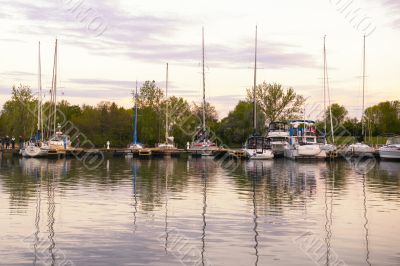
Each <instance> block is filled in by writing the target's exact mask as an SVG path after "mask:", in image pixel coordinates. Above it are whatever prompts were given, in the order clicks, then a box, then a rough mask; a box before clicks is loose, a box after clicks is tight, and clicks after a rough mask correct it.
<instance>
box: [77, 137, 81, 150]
mask: <svg viewBox="0 0 400 266" xmlns="http://www.w3.org/2000/svg"><path fill="white" fill-rule="evenodd" d="M80 146H81V140H80V138H79V137H76V147H77V148H79V147H80Z"/></svg>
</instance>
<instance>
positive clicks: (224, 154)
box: [0, 147, 379, 160]
mask: <svg viewBox="0 0 400 266" xmlns="http://www.w3.org/2000/svg"><path fill="white" fill-rule="evenodd" d="M0 156H1V157H0V158H7V157H18V156H21V154H20V153H19V148H16V149H7V150H1V149H0ZM83 156H104V157H106V158H110V157H135V158H163V157H188V156H192V157H196V154H193V152H189V151H187V150H184V149H169V148H166V149H165V148H164V149H163V148H143V149H129V148H110V149H106V148H98V149H97V148H95V149H86V148H69V149H66V150H64V149H52V150H50V151H49V153H48V156H47V158H56V159H57V158H64V157H83ZM362 156H369V157H371V156H373V157H375V158H379V151H378V149H376V150H375V152H373V153H369V154H356V153H350V152H349V151H348V150H346V149H345V148H343V147H341V148H340V149H338V150H337V151H334V152H328V154H327V159H331V160H332V159H341V158H356V157H362ZM210 157H211V156H210ZM212 157H214V158H215V159H221V158H229V159H236V160H246V159H248V158H247V156H246V153H245V152H244V151H243V150H242V149H219V150H216V151H213V154H212Z"/></svg>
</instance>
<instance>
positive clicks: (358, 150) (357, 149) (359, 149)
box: [348, 35, 375, 155]
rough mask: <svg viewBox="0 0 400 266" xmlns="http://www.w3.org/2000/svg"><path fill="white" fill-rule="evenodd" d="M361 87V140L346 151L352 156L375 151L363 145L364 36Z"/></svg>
mask: <svg viewBox="0 0 400 266" xmlns="http://www.w3.org/2000/svg"><path fill="white" fill-rule="evenodd" d="M362 78H363V85H362V88H363V89H362V90H363V92H362V113H361V135H362V136H361V138H362V140H361V141H360V142H357V143H355V144H351V145H349V147H348V151H349V152H350V153H352V154H354V155H363V154H371V153H373V152H374V151H375V150H374V149H373V148H372V147H370V146H368V145H367V144H365V143H363V140H364V135H365V129H364V109H365V35H364V46H363V76H362Z"/></svg>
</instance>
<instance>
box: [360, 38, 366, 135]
mask: <svg viewBox="0 0 400 266" xmlns="http://www.w3.org/2000/svg"><path fill="white" fill-rule="evenodd" d="M362 78H363V85H362V97H363V98H362V113H361V135H362V138H363V139H364V131H365V130H364V109H365V34H364V49H363V75H362Z"/></svg>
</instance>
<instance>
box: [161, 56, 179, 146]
mask: <svg viewBox="0 0 400 266" xmlns="http://www.w3.org/2000/svg"><path fill="white" fill-rule="evenodd" d="M165 99H166V101H165V142H164V143H159V144H158V145H157V147H158V148H160V149H163V150H176V147H175V143H174V137H173V136H169V122H168V63H167V71H166V81H165Z"/></svg>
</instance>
